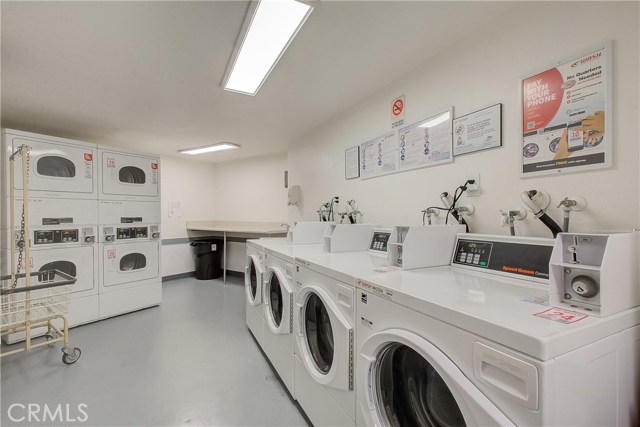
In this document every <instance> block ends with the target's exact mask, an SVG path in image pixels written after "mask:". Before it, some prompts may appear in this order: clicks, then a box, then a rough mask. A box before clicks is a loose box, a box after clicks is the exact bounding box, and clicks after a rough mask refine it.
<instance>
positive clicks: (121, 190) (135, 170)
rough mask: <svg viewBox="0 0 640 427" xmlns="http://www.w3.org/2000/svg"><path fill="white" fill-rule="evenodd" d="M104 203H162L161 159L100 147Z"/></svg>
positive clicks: (100, 192)
mask: <svg viewBox="0 0 640 427" xmlns="http://www.w3.org/2000/svg"><path fill="white" fill-rule="evenodd" d="M98 157H99V159H100V160H99V165H100V166H99V167H100V172H99V175H100V179H99V180H98V190H99V198H100V199H101V200H135V201H156V202H159V201H160V158H158V157H156V156H152V155H146V154H135V153H131V152H128V151H124V150H121V149H118V148H108V147H102V146H101V147H100V148H98Z"/></svg>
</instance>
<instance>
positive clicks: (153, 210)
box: [98, 200, 162, 319]
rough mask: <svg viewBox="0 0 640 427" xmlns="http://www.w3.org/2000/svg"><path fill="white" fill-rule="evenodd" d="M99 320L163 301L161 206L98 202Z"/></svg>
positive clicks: (152, 203)
mask: <svg viewBox="0 0 640 427" xmlns="http://www.w3.org/2000/svg"><path fill="white" fill-rule="evenodd" d="M98 208H99V209H98V210H99V211H98V216H99V218H100V227H99V228H100V230H99V239H100V244H99V246H100V276H99V279H100V280H99V284H100V285H99V300H100V318H101V319H102V318H106V317H111V316H116V315H118V314H123V313H128V312H131V311H135V310H139V309H141V308H146V307H151V306H154V305H158V304H160V303H161V302H162V277H161V274H160V203H159V202H123V201H102V200H101V201H100V203H99V207H98Z"/></svg>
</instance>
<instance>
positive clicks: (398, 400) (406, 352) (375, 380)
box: [358, 329, 513, 427]
mask: <svg viewBox="0 0 640 427" xmlns="http://www.w3.org/2000/svg"><path fill="white" fill-rule="evenodd" d="M360 353H361V357H362V358H361V360H360V362H359V368H358V370H359V372H358V388H359V389H360V387H361V390H367V391H368V392H365V393H362V394H361V395H360V400H361V407H362V408H364V409H365V411H364V413H365V418H368V419H367V420H366V421H367V423H368V424H375V425H383V426H396V425H400V426H438V427H448V426H465V425H500V426H512V425H513V423H512V422H511V421H510V420H509V419H508V418H507V417H506V416H505V415H504V414H503V413H502V411H500V410H499V409H498V408H497V407H496V406H495V405H494V404H493V403H492V402H491V401H489V399H488V398H487V397H486V396H485V395H484V394H483V393H482V392H481V391H480V390H479V389H478V388H477V387H476V386H475V385H473V383H471V381H469V379H468V378H467V377H466V376H465V375H464V374H463V373H462V371H461V370H460V369H459V368H458V367H457V366H456V365H455V364H454V363H453V362H452V361H451V359H449V358H448V357H447V356H446V355H445V354H444V353H442V352H441V351H440V350H439V349H438V348H437V347H435V346H434V345H432V344H431V343H430V342H428V341H427V340H425V339H424V338H422V337H420V336H418V335H416V334H414V333H413V332H409V331H406V330H402V329H391V330H386V331H383V332H379V333H377V334H374V335H372V336H371V337H369V338H368V339H367V340H366V341H365V342H364V343H363V345H362V346H361V349H360ZM361 362H362V363H361Z"/></svg>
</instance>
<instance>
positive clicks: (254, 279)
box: [244, 255, 262, 305]
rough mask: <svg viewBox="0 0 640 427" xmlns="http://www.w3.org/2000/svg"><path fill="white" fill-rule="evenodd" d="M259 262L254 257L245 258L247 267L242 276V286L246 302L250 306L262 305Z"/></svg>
mask: <svg viewBox="0 0 640 427" xmlns="http://www.w3.org/2000/svg"><path fill="white" fill-rule="evenodd" d="M259 265H260V262H259V261H258V259H257V257H256V256H254V255H249V256H248V257H247V266H246V268H245V274H244V286H245V290H246V294H247V301H248V302H249V304H251V305H258V304H260V303H262V271H261V270H260V267H259Z"/></svg>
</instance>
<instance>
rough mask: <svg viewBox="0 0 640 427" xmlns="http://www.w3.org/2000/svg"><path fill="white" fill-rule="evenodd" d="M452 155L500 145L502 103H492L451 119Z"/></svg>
mask: <svg viewBox="0 0 640 427" xmlns="http://www.w3.org/2000/svg"><path fill="white" fill-rule="evenodd" d="M453 132H454V134H453V155H454V156H459V155H460V154H467V153H473V152H474V151H480V150H486V149H488V148H494V147H500V146H501V145H502V104H496V105H492V106H491V107H487V108H483V109H482V110H478V111H474V112H473V113H470V114H467V115H465V116H461V117H457V118H456V119H454V120H453Z"/></svg>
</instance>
